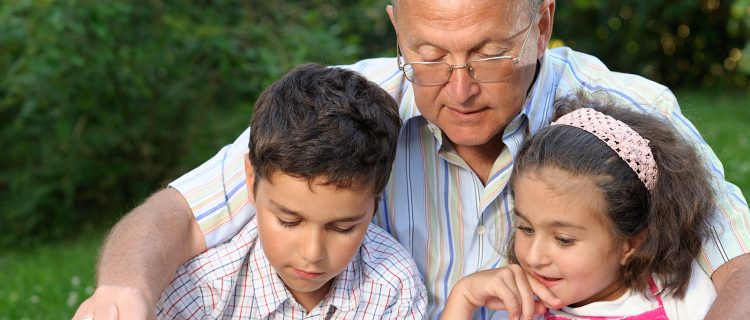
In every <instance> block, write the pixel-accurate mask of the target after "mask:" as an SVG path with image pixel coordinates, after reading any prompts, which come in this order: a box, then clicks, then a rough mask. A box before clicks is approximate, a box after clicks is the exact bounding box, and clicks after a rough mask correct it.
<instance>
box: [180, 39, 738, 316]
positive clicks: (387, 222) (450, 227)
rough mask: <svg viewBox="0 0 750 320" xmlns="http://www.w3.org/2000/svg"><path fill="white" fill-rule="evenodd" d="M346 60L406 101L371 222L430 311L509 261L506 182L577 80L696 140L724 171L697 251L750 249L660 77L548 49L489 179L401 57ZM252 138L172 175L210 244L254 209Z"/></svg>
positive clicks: (732, 206)
mask: <svg viewBox="0 0 750 320" xmlns="http://www.w3.org/2000/svg"><path fill="white" fill-rule="evenodd" d="M347 67H348V68H351V69H353V70H356V71H358V72H360V73H362V74H364V75H365V76H366V77H368V79H370V80H372V81H373V82H375V83H378V84H380V85H381V87H383V88H384V89H385V90H386V91H388V92H389V93H390V94H391V95H392V96H393V97H394V98H395V99H396V101H398V102H399V104H400V113H401V118H402V119H403V120H404V127H403V128H402V131H401V136H400V138H399V142H398V143H399V145H398V154H397V156H396V160H395V164H394V169H393V172H392V175H391V180H390V182H389V184H388V186H386V190H385V192H384V195H383V197H382V203H381V204H380V212H379V214H378V215H377V216H376V218H375V221H376V222H377V223H378V225H380V226H382V227H383V228H384V229H386V231H388V232H389V233H391V234H392V235H393V236H394V237H395V238H396V239H397V240H398V241H399V242H400V243H401V244H403V245H404V246H405V247H406V248H407V249H408V250H409V251H410V252H411V253H412V254H413V256H414V258H415V260H416V262H417V266H418V267H419V270H420V272H421V273H422V276H423V277H424V278H425V281H426V285H427V291H428V298H429V302H428V303H429V305H428V318H435V317H437V316H438V315H439V313H440V311H441V310H442V308H443V305H444V304H445V301H446V299H447V297H448V293H449V292H450V288H451V287H452V286H453V284H455V283H456V281H458V279H460V278H461V277H462V276H464V275H466V274H469V273H472V272H474V271H477V270H483V269H488V268H494V267H499V266H503V265H505V264H506V260H505V247H506V245H507V242H508V239H509V238H510V235H511V232H512V231H513V230H512V225H513V221H512V219H513V218H512V217H513V215H512V214H511V213H512V210H513V199H512V198H511V197H510V195H509V190H508V181H509V176H510V173H511V168H512V165H513V157H514V156H515V155H516V154H517V152H518V150H519V148H520V146H521V144H522V142H523V140H524V137H525V136H526V135H527V134H529V133H535V132H536V131H538V130H539V129H540V128H542V127H544V126H547V125H548V124H549V123H550V120H551V116H552V113H553V103H554V100H555V99H556V98H557V97H562V96H565V95H568V94H571V93H574V92H575V91H576V90H579V89H582V90H584V91H606V92H608V93H609V94H611V95H612V96H614V97H615V98H616V99H619V100H620V101H621V102H623V103H624V104H626V105H628V106H631V107H633V108H635V109H638V110H641V111H643V112H659V113H661V114H663V115H664V116H665V117H666V118H667V119H668V120H669V121H671V122H672V123H673V124H674V125H675V126H676V128H677V129H678V131H679V132H680V133H681V134H683V135H684V136H685V137H686V138H687V139H690V140H691V141H694V145H695V146H696V147H697V148H699V151H700V153H701V154H702V156H703V157H704V158H705V159H706V160H707V166H709V167H710V169H711V171H712V172H713V173H714V174H715V175H716V176H717V177H719V178H717V180H716V183H715V185H714V186H715V189H716V194H717V198H718V206H717V213H718V214H717V217H716V219H715V220H714V222H713V227H714V228H713V237H712V238H711V239H709V241H708V242H707V243H706V244H705V245H704V248H703V250H702V252H701V254H700V256H699V257H698V261H699V262H700V264H701V266H702V267H703V269H704V270H705V271H706V272H707V273H708V274H711V273H712V272H713V271H715V270H716V269H717V268H718V267H719V266H721V265H722V264H723V263H724V262H726V261H728V260H729V259H731V258H734V257H736V256H738V255H741V254H744V253H747V252H748V250H750V212H748V206H747V202H746V201H745V199H744V197H743V195H742V193H741V192H740V190H739V189H738V188H737V187H736V186H734V185H732V184H730V183H728V182H726V181H724V180H723V177H724V173H723V167H722V165H721V162H720V161H719V159H718V158H717V157H716V155H715V154H714V153H713V151H712V150H711V149H710V147H709V146H708V145H707V144H706V143H705V141H704V140H703V139H702V138H701V136H700V134H699V133H698V131H697V130H696V129H695V127H694V126H693V125H692V124H691V123H690V122H689V121H688V120H687V119H686V118H685V116H683V115H682V113H681V112H680V109H679V105H678V103H677V100H676V98H675V97H674V95H673V94H672V92H671V91H669V89H668V88H666V87H664V86H662V85H659V84H657V83H654V82H652V81H649V80H646V79H644V78H642V77H639V76H636V75H631V74H623V73H616V72H612V71H609V70H608V69H607V68H606V66H604V64H602V62H601V61H599V60H598V59H596V58H595V57H592V56H589V55H586V54H582V53H579V52H575V51H573V50H570V49H568V48H557V49H551V50H548V51H547V52H546V53H545V57H544V59H542V61H541V66H540V70H539V75H538V78H537V79H536V82H535V83H534V85H533V87H532V89H531V91H530V93H529V95H528V97H527V99H526V101H525V102H524V105H523V109H522V111H521V113H520V114H519V115H518V116H517V117H516V118H515V119H514V120H513V121H512V122H511V123H510V124H509V125H508V126H507V127H506V128H505V131H504V133H503V141H504V143H505V146H506V147H505V149H504V150H503V151H502V153H501V154H500V156H499V157H498V158H497V160H495V163H494V165H493V167H492V170H491V174H490V179H489V180H488V182H487V185H483V184H482V182H481V181H480V180H479V178H478V177H477V176H476V175H475V174H474V172H473V171H472V170H471V169H470V168H469V166H468V165H467V164H466V163H465V162H464V161H463V160H462V159H461V158H460V157H459V156H458V154H457V153H456V152H455V151H454V150H453V148H452V146H451V145H450V144H447V143H446V144H443V143H442V142H443V139H442V134H441V132H440V129H439V128H437V127H436V126H434V125H433V124H430V123H428V122H427V121H426V120H425V119H424V118H423V117H421V116H420V114H419V111H418V110H417V108H416V105H415V103H414V93H413V91H412V88H411V83H410V82H408V81H406V80H405V79H403V76H402V75H401V73H400V72H399V70H398V69H397V67H396V61H395V59H393V58H382V59H371V60H364V61H360V62H358V63H356V64H354V65H351V66H347ZM248 137H249V132H248V131H245V132H244V133H243V134H242V135H241V136H240V137H239V138H238V140H237V141H235V143H233V144H232V145H229V146H227V147H225V148H224V149H222V150H221V151H220V152H219V154H217V155H216V156H215V157H214V158H213V159H211V160H209V161H208V162H206V163H205V164H204V165H202V166H201V167H199V168H197V169H195V170H194V171H193V172H190V173H188V174H186V175H185V176H183V177H181V178H180V179H179V180H177V181H176V182H175V184H173V186H175V187H177V188H178V190H179V191H180V192H182V194H183V195H184V196H185V198H186V199H187V201H188V203H190V205H191V207H192V208H193V210H194V214H195V216H196V217H197V218H198V222H199V224H200V226H201V228H202V229H203V230H204V232H205V233H206V241H207V243H208V245H209V246H214V245H216V244H217V243H219V242H221V241H223V240H224V239H226V238H228V237H231V236H232V235H233V234H234V233H236V232H237V230H239V229H240V228H241V227H242V225H243V224H244V223H246V222H247V221H248V219H249V217H251V216H252V215H253V214H254V211H253V209H252V207H251V206H250V205H248V202H247V191H246V190H244V188H245V186H244V180H243V172H242V170H243V167H242V166H243V160H242V155H243V154H244V153H245V152H247V142H248ZM240 189H241V190H240ZM504 317H505V313H503V312H495V313H493V312H491V311H490V310H486V309H480V310H479V311H478V312H477V314H476V318H479V319H490V318H492V319H503V318H504Z"/></svg>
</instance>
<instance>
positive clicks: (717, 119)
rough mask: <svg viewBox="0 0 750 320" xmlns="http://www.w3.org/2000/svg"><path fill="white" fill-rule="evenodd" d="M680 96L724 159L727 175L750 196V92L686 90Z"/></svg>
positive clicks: (713, 146)
mask: <svg viewBox="0 0 750 320" xmlns="http://www.w3.org/2000/svg"><path fill="white" fill-rule="evenodd" d="M677 98H678V100H679V102H680V105H681V107H682V111H683V113H684V114H685V115H686V116H687V117H688V118H689V119H690V121H692V122H693V124H694V125H695V126H696V127H697V128H698V130H699V131H700V132H701V134H702V135H703V138H704V139H705V140H706V142H708V144H709V145H711V147H712V148H713V150H714V152H715V153H716V155H717V156H718V157H719V159H720V160H721V163H722V164H723V165H724V173H725V174H726V179H727V180H728V181H729V182H732V183H734V184H735V185H737V186H738V187H740V189H742V192H743V194H744V195H745V199H750V93H748V92H738V91H723V92H716V91H683V92H677Z"/></svg>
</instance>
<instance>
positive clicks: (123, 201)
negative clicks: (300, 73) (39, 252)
mask: <svg viewBox="0 0 750 320" xmlns="http://www.w3.org/2000/svg"><path fill="white" fill-rule="evenodd" d="M344 2H345V1H341V3H337V2H335V1H334V2H325V4H323V3H324V2H323V1H314V2H306V4H305V5H302V4H296V3H290V4H288V5H282V6H279V5H278V4H272V3H271V2H264V3H254V2H245V1H226V0H224V1H168V2H162V1H113V0H102V1H53V0H25V1H7V2H6V1H4V2H2V4H0V30H3V31H2V32H0V44H1V45H0V47H2V48H3V49H2V50H0V74H3V75H4V76H3V77H2V79H0V131H1V132H2V136H1V138H0V139H2V140H0V145H2V146H3V153H4V155H3V156H2V157H0V167H2V168H3V169H2V172H1V173H0V219H2V221H3V223H2V224H0V244H9V243H12V242H13V243H15V244H18V242H17V241H19V239H27V241H32V242H33V241H37V240H43V239H51V238H59V237H61V236H64V235H66V234H67V233H69V232H71V231H74V230H76V229H77V228H79V227H80V224H81V223H84V222H92V221H101V220H105V221H106V220H108V219H112V217H113V213H120V212H122V211H124V207H126V206H128V205H132V204H131V201H132V199H139V198H142V197H144V196H145V195H147V194H148V193H150V192H151V191H152V190H153V189H154V188H155V186H157V185H164V184H165V183H166V182H168V181H169V180H171V179H173V178H174V177H176V176H177V175H179V174H180V173H181V172H184V171H185V170H187V169H188V168H190V167H192V166H193V165H195V161H185V160H184V157H185V154H186V150H192V149H195V148H198V149H203V150H205V151H213V150H217V147H218V145H219V144H220V143H226V142H227V141H228V139H229V138H228V137H231V136H233V135H236V134H237V133H238V131H239V130H240V129H241V128H243V127H244V126H245V125H246V123H247V119H249V114H250V110H251V104H252V103H253V101H254V99H255V97H256V96H257V95H258V94H259V92H260V91H261V90H262V88H264V87H265V86H266V85H267V84H269V83H270V82H271V81H273V80H274V79H275V78H277V77H278V76H279V75H280V74H282V73H283V72H285V71H286V70H287V69H289V68H291V67H292V66H294V65H296V64H299V63H302V62H308V61H313V62H322V63H334V62H336V63H343V62H347V61H354V60H355V59H356V55H358V54H360V41H362V38H358V37H357V36H355V35H354V32H355V31H357V30H354V29H355V28H352V27H351V26H352V25H378V24H377V23H372V24H368V23H367V19H362V17H361V16H359V15H353V16H352V17H350V18H349V19H348V20H347V19H343V21H339V20H338V19H339V17H338V16H337V15H336V14H335V13H336V12H337V11H336V10H341V11H346V10H349V11H348V12H350V13H352V14H353V12H354V10H355V9H356V8H357V4H346V5H345V3H344ZM321 4H323V5H322V7H323V8H328V10H312V8H313V6H315V5H321ZM380 24H381V25H382V24H383V23H382V22H380ZM345 30H354V31H345ZM357 32H358V31H357ZM362 34H363V35H367V34H368V33H366V32H363V33H362ZM222 114H223V115H236V114H241V116H240V117H235V118H234V119H226V118H221V117H220V115H222ZM210 123H214V124H210ZM194 157H195V158H198V159H203V160H204V159H205V158H206V157H207V154H206V153H205V152H204V153H202V154H200V155H196V156H194ZM184 163H188V165H185V164H184Z"/></svg>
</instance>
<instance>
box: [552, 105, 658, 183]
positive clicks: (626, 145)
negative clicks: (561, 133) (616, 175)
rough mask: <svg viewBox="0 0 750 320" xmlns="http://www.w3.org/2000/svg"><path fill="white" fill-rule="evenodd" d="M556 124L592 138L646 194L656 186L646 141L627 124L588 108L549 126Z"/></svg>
mask: <svg viewBox="0 0 750 320" xmlns="http://www.w3.org/2000/svg"><path fill="white" fill-rule="evenodd" d="M559 124H564V125H569V126H573V127H576V128H580V129H583V130H585V131H587V132H590V133H591V134H593V135H595V136H596V137H597V138H599V140H602V141H604V143H606V144H607V145H608V146H609V147H610V148H612V150H614V151H615V152H617V154H618V155H619V156H620V158H622V160H625V162H627V163H628V166H630V168H631V169H633V171H634V172H635V173H636V174H637V175H638V178H639V179H641V181H643V184H644V185H646V189H648V190H649V191H650V190H653V189H654V186H656V178H657V174H658V170H657V168H656V161H655V160H654V155H653V153H651V149H650V148H649V147H648V143H649V141H648V140H646V139H644V138H643V137H641V135H640V134H638V132H635V130H633V128H631V127H629V126H628V125H627V124H625V123H623V122H622V121H620V120H617V119H615V118H612V117H610V116H608V115H606V114H603V113H601V112H599V111H596V110H594V109H591V108H581V109H577V110H575V111H573V112H571V113H568V114H566V115H564V116H562V117H560V119H557V121H555V122H552V124H551V125H559Z"/></svg>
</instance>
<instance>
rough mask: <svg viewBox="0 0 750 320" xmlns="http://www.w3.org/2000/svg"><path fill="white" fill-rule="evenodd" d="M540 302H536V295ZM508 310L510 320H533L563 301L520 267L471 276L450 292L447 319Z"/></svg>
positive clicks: (477, 273)
mask: <svg viewBox="0 0 750 320" xmlns="http://www.w3.org/2000/svg"><path fill="white" fill-rule="evenodd" d="M535 294H536V296H537V297H538V299H539V300H536V299H534V295H535ZM482 306H485V307H488V308H490V309H495V310H507V311H508V316H509V318H510V319H529V320H530V319H532V318H533V317H534V315H540V314H543V313H544V311H545V310H546V308H547V307H550V308H560V307H562V301H560V299H558V298H557V297H555V295H554V294H553V293H552V291H550V290H549V288H547V287H545V286H544V285H543V284H541V283H539V281H538V280H536V279H535V278H534V277H533V276H531V275H529V274H527V273H526V272H525V271H523V269H521V267H520V266H519V265H517V264H512V265H509V266H507V267H505V268H499V269H491V270H485V271H480V272H476V273H473V274H470V275H468V276H466V277H464V278H463V279H461V280H460V281H459V282H458V283H457V284H456V286H455V287H454V288H453V289H452V290H451V293H450V297H449V298H448V302H447V303H446V308H445V311H444V312H443V318H444V319H459V318H461V319H466V318H468V317H470V316H471V314H472V313H473V311H474V310H475V309H476V308H479V307H482Z"/></svg>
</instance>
